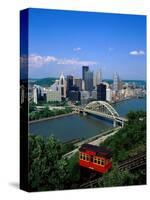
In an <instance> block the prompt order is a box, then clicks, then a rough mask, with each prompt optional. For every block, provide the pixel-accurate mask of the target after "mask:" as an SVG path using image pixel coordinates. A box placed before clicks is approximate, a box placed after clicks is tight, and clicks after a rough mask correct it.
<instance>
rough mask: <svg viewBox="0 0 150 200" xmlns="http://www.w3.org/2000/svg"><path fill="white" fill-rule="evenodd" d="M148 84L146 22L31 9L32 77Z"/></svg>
mask: <svg viewBox="0 0 150 200" xmlns="http://www.w3.org/2000/svg"><path fill="white" fill-rule="evenodd" d="M83 65H88V66H89V67H90V69H91V71H94V72H96V71H98V70H99V69H101V71H102V76H103V79H112V77H113V73H114V72H117V73H118V74H119V76H120V78H121V79H130V80H145V79H146V17H145V16H143V15H123V14H108V13H94V12H78V11H60V10H59V11H58V10H47V9H29V77H30V78H44V77H58V76H59V75H60V74H61V73H62V72H63V73H64V75H65V76H66V75H73V76H76V77H81V76H82V66H83Z"/></svg>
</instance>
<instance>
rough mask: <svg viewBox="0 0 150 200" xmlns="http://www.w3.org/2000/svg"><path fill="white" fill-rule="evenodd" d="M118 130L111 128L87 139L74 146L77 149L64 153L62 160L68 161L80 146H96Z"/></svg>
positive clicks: (118, 128)
mask: <svg viewBox="0 0 150 200" xmlns="http://www.w3.org/2000/svg"><path fill="white" fill-rule="evenodd" d="M120 129H121V127H117V128H113V129H111V130H107V131H104V132H103V133H100V134H99V135H96V136H94V137H91V138H88V139H86V140H84V141H82V142H79V143H77V144H75V145H76V147H77V148H76V149H74V150H72V151H70V152H68V153H66V154H65V155H64V156H63V158H67V159H70V158H71V157H72V156H73V155H74V154H75V153H77V152H78V151H79V148H80V147H81V145H82V144H85V143H89V144H93V145H97V146H98V145H100V144H101V143H102V142H104V141H105V140H106V139H107V138H108V137H110V136H112V135H114V134H116V133H117V132H118V131H119V130H120Z"/></svg>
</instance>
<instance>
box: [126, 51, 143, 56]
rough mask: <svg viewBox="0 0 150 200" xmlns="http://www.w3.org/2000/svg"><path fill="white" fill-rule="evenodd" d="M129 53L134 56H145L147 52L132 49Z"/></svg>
mask: <svg viewBox="0 0 150 200" xmlns="http://www.w3.org/2000/svg"><path fill="white" fill-rule="evenodd" d="M129 54H130V55H133V56H143V55H145V52H144V51H143V50H134V51H130V52H129Z"/></svg>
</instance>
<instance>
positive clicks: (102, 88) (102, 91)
mask: <svg viewBox="0 0 150 200" xmlns="http://www.w3.org/2000/svg"><path fill="white" fill-rule="evenodd" d="M97 100H98V101H106V84H103V83H100V84H99V85H97Z"/></svg>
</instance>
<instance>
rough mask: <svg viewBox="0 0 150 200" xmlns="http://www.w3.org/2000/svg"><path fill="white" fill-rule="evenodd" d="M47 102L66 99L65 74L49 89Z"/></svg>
mask: <svg viewBox="0 0 150 200" xmlns="http://www.w3.org/2000/svg"><path fill="white" fill-rule="evenodd" d="M46 97H47V102H54V101H59V102H60V101H62V100H65V99H66V80H65V77H64V75H63V74H61V75H60V78H59V80H56V81H55V83H54V84H53V85H51V86H50V88H49V89H48V91H47V95H46Z"/></svg>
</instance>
